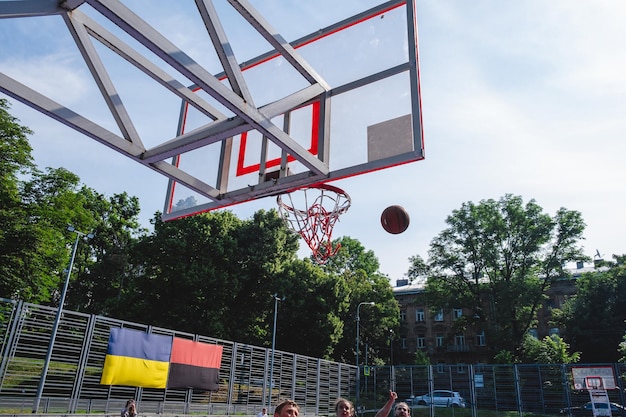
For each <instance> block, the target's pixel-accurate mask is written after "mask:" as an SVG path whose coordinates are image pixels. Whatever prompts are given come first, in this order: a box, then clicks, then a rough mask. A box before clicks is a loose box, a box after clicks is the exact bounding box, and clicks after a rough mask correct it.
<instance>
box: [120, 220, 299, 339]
mask: <svg viewBox="0 0 626 417" xmlns="http://www.w3.org/2000/svg"><path fill="white" fill-rule="evenodd" d="M153 222H154V232H153V233H152V234H151V235H147V236H145V237H142V238H141V239H139V242H138V243H137V246H136V251H134V254H133V259H134V262H133V263H134V265H136V268H137V274H136V276H134V277H133V278H132V282H129V283H128V285H129V286H128V291H127V292H126V296H125V297H124V298H123V304H122V305H123V306H124V309H125V311H124V312H123V314H124V315H123V317H124V318H127V319H129V320H130V319H132V320H136V321H140V322H144V323H151V324H154V325H158V326H162V327H168V328H175V329H179V330H182V331H189V332H194V333H200V334H206V335H211V336H215V337H220V338H224V339H228V340H237V341H239V342H243V343H254V344H264V343H266V342H267V335H268V329H269V328H270V326H271V320H269V317H270V315H271V313H272V311H273V302H272V300H271V294H274V293H276V292H278V291H279V290H280V285H278V284H279V282H278V278H277V277H278V276H279V274H280V273H281V272H282V271H283V270H284V268H285V265H286V264H287V263H288V262H290V261H292V260H294V259H296V252H297V237H296V236H295V235H293V234H291V233H289V232H288V231H287V230H286V229H285V228H284V225H283V223H282V221H281V219H280V218H279V217H278V214H277V212H276V211H275V210H272V211H269V212H265V211H259V212H257V213H255V214H254V216H253V218H252V219H249V220H240V219H238V218H237V217H236V216H235V215H234V214H233V213H232V212H229V211H223V212H210V213H204V214H200V215H196V216H191V217H186V218H183V219H178V220H175V221H170V222H163V221H161V219H160V218H159V216H158V215H157V216H155V219H154V220H153ZM164 306H167V308H164ZM120 313H122V312H120Z"/></svg>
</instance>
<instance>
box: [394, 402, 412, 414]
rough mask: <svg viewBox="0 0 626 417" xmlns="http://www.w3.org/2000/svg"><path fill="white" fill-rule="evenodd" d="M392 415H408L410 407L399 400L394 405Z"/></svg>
mask: <svg viewBox="0 0 626 417" xmlns="http://www.w3.org/2000/svg"><path fill="white" fill-rule="evenodd" d="M394 415H395V416H396V417H410V416H411V409H410V408H409V405H408V404H407V403H405V402H399V403H397V404H396V406H395V407H394Z"/></svg>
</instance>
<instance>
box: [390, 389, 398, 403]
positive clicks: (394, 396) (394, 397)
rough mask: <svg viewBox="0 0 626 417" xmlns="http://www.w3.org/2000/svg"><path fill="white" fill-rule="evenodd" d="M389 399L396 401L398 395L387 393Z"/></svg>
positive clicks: (391, 392)
mask: <svg viewBox="0 0 626 417" xmlns="http://www.w3.org/2000/svg"><path fill="white" fill-rule="evenodd" d="M389 399H390V400H393V401H395V400H397V399H398V394H396V393H395V392H393V391H389Z"/></svg>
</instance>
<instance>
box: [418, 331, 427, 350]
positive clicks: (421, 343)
mask: <svg viewBox="0 0 626 417" xmlns="http://www.w3.org/2000/svg"><path fill="white" fill-rule="evenodd" d="M425 347H426V337H425V336H424V335H423V334H418V335H417V348H418V349H424V348H425Z"/></svg>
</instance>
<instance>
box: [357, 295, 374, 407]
mask: <svg viewBox="0 0 626 417" xmlns="http://www.w3.org/2000/svg"><path fill="white" fill-rule="evenodd" d="M362 305H369V306H373V305H374V302H373V301H365V302H362V303H359V305H358V306H357V307H356V409H357V413H358V411H359V407H360V403H359V399H360V396H361V392H360V391H361V367H360V365H359V331H360V327H361V326H360V323H361V315H360V310H361V306H362Z"/></svg>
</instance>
